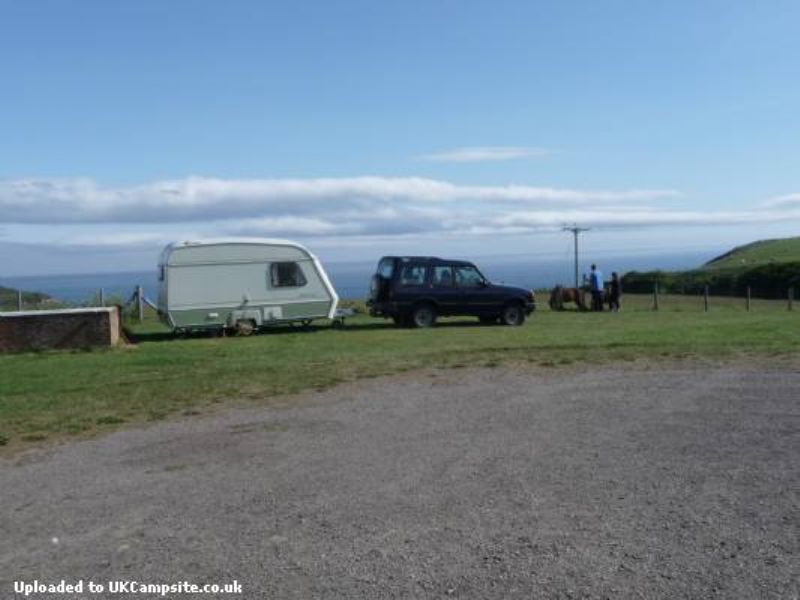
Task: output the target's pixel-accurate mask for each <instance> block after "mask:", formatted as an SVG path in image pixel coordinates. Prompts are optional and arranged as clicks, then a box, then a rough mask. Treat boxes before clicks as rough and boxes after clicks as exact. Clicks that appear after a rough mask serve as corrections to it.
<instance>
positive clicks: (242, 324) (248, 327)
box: [235, 319, 256, 336]
mask: <svg viewBox="0 0 800 600" xmlns="http://www.w3.org/2000/svg"><path fill="white" fill-rule="evenodd" d="M235 329H236V335H239V336H248V335H253V333H254V332H255V330H256V324H255V322H254V321H251V320H250V319H240V320H239V321H236V327H235Z"/></svg>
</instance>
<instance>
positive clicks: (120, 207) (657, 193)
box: [0, 177, 678, 223]
mask: <svg viewBox="0 0 800 600" xmlns="http://www.w3.org/2000/svg"><path fill="white" fill-rule="evenodd" d="M677 195H678V193H677V192H676V191H674V190H646V189H645V190H621V191H608V190H576V189H568V188H548V187H534V186H526V185H505V186H467V185H457V184H453V183H450V182H447V181H439V180H435V179H425V178H420V177H395V178H392V177H344V178H324V179H322V178H321V179H213V178H205V177H189V178H186V179H179V180H169V181H157V182H153V183H149V184H143V185H137V186H128V187H111V186H102V185H100V184H98V183H96V182H95V181H93V180H91V179H85V178H77V179H18V180H0V220H3V221H5V222H8V223H158V222H187V221H210V220H218V219H246V218H265V217H272V218H285V217H311V218H320V217H326V216H327V217H328V218H330V219H338V218H339V216H340V215H341V214H342V213H344V212H351V213H357V214H360V215H366V216H368V215H370V214H374V213H380V212H381V211H387V210H398V208H399V207H400V208H402V209H403V210H405V209H406V208H408V209H414V210H420V209H423V208H429V207H430V205H431V204H444V203H455V202H458V203H464V202H470V203H475V204H485V203H512V204H520V203H522V204H525V205H530V206H546V205H548V204H557V205H561V204H585V203H594V202H631V201H642V200H657V199H663V198H673V197H676V196H677ZM403 210H400V211H399V212H398V216H399V217H400V218H402V217H403V214H402V213H403Z"/></svg>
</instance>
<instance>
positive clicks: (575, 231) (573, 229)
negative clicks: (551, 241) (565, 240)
mask: <svg viewBox="0 0 800 600" xmlns="http://www.w3.org/2000/svg"><path fill="white" fill-rule="evenodd" d="M589 229H590V228H589V227H578V225H577V224H573V225H572V227H567V226H566V225H565V226H564V227H562V230H563V231H571V232H572V235H573V236H574V237H575V287H576V288H580V285H579V282H578V234H579V233H581V232H582V231H589Z"/></svg>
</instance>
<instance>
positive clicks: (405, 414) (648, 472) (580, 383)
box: [0, 363, 800, 600]
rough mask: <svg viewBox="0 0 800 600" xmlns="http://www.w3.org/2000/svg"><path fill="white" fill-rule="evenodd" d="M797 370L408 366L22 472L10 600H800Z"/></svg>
mask: <svg viewBox="0 0 800 600" xmlns="http://www.w3.org/2000/svg"><path fill="white" fill-rule="evenodd" d="M797 367H798V365H797V364H784V365H782V366H780V365H777V366H768V365H751V366H742V365H733V364H725V363H711V364H696V365H693V364H668V365H663V366H655V365H651V366H649V367H647V366H645V367H642V366H631V367H620V366H613V367H612V366H600V367H597V366H595V367H589V368H587V369H586V370H584V371H577V370H574V369H573V370H569V369H556V370H549V371H548V370H539V371H525V370H521V369H514V368H505V367H501V368H494V369H477V370H472V369H452V370H448V371H432V372H424V373H417V374H414V375H408V374H406V375H402V376H396V377H388V378H381V379H373V380H369V381H362V382H358V383H355V384H347V385H343V386H340V387H338V388H336V389H334V390H330V391H326V392H321V393H310V394H305V395H302V396H299V397H292V398H284V399H280V400H279V401H277V403H272V404H270V406H268V407H262V408H256V409H237V410H228V411H225V412H221V413H219V414H214V415H211V416H205V417H202V416H201V417H191V418H181V419H178V420H173V421H168V422H163V423H159V424H157V425H154V426H152V427H148V428H141V429H129V430H126V431H120V432H117V433H114V434H111V435H108V436H105V437H103V438H99V439H96V440H90V441H82V442H74V443H70V444H67V445H64V446H60V447H57V448H52V449H49V450H38V451H33V452H29V453H26V454H24V455H19V456H16V457H12V458H8V459H4V460H2V461H0V505H1V506H2V511H1V512H0V532H2V535H0V598H2V599H3V600H5V599H6V598H13V597H15V596H14V594H13V587H12V581H13V580H16V579H21V580H28V581H31V580H33V579H34V578H35V579H38V580H39V581H43V582H58V581H59V580H61V579H67V580H68V581H70V580H71V581H75V580H78V579H84V580H93V581H96V582H107V581H110V580H137V581H141V582H147V583H156V582H166V583H170V582H175V581H183V580H188V581H192V582H197V583H225V582H229V581H231V580H234V579H236V580H238V581H239V582H240V583H241V584H242V586H243V590H244V593H243V595H242V596H241V597H244V598H280V599H284V598H359V597H363V598H412V597H413V598H419V597H422V598H425V597H431V598H438V597H456V598H530V597H542V598H606V597H608V598H664V597H673V598H701V597H702V598H707V597H720V598H797V597H798V572H800V568H799V565H800V563H799V561H798V545H799V544H798V540H800V527H798V525H799V524H800V369H798V368H797ZM53 538H57V539H58V542H57V543H54V540H53ZM20 597H21V596H20ZM34 597H39V598H45V597H48V598H52V597H53V596H45V595H42V596H34ZM73 597H74V596H73ZM87 597H89V596H87ZM91 597H93V598H98V597H107V596H91ZM115 597H120V596H115ZM138 597H143V596H138ZM182 597H190V596H182ZM202 597H210V595H206V596H202ZM228 597H231V596H228Z"/></svg>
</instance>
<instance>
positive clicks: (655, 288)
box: [653, 281, 658, 310]
mask: <svg viewBox="0 0 800 600" xmlns="http://www.w3.org/2000/svg"><path fill="white" fill-rule="evenodd" d="M653 310H658V282H657V281H656V282H655V283H654V284H653Z"/></svg>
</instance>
